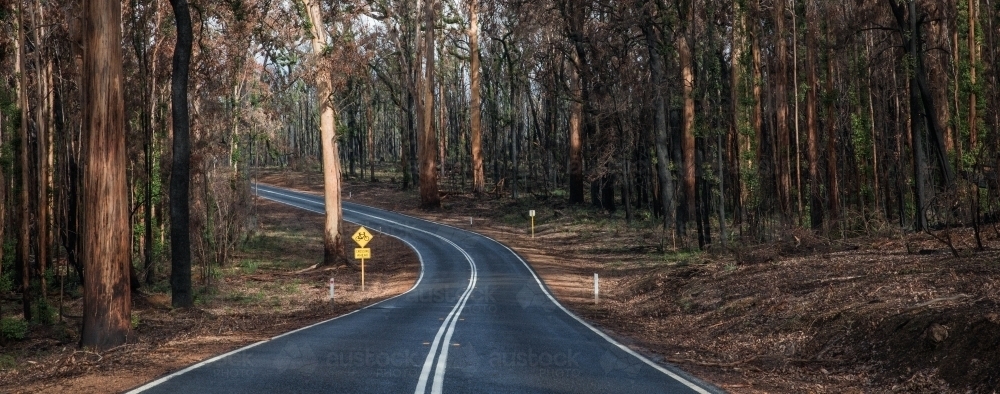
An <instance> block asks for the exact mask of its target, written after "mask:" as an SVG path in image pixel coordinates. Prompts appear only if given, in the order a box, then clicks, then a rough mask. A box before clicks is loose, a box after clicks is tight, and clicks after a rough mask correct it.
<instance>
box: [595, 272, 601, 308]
mask: <svg viewBox="0 0 1000 394" xmlns="http://www.w3.org/2000/svg"><path fill="white" fill-rule="evenodd" d="M600 293H601V286H600V279H599V278H598V277H597V273H596V272H595V273H594V304H597V302H598V301H599V300H600Z"/></svg>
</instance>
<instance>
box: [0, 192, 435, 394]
mask: <svg viewBox="0 0 1000 394" xmlns="http://www.w3.org/2000/svg"><path fill="white" fill-rule="evenodd" d="M255 210H256V217H257V221H258V227H257V230H256V231H255V232H254V234H253V235H252V236H250V237H249V241H248V242H247V243H246V244H245V245H243V246H242V247H241V248H240V250H239V251H238V252H237V253H236V254H235V255H234V256H233V257H232V259H231V260H230V263H229V264H228V265H227V266H225V267H222V268H220V269H213V270H212V271H210V272H209V273H208V274H207V275H205V272H202V271H200V269H199V268H198V267H195V269H194V271H195V277H196V278H195V286H196V287H198V288H199V291H198V292H197V293H196V294H197V295H196V296H195V307H194V308H191V309H187V310H183V309H173V308H171V307H170V295H169V284H167V283H166V279H164V280H163V282H161V283H159V284H157V285H153V286H148V287H144V288H142V289H141V290H140V291H139V294H138V295H136V296H134V297H133V301H134V304H133V309H132V325H133V328H134V334H135V335H134V338H133V340H132V341H131V342H132V343H130V344H128V345H125V346H121V347H119V348H116V349H112V350H110V351H106V352H102V353H94V352H87V351H82V350H80V349H79V348H78V346H77V344H78V342H79V337H80V336H79V326H80V318H79V316H81V315H82V302H81V298H80V297H79V294H78V291H75V292H76V294H70V295H69V297H67V299H68V300H69V299H72V300H73V301H67V303H66V304H65V305H64V308H65V315H66V316H67V317H66V318H64V320H63V322H62V323H55V324H49V325H43V324H34V325H33V327H32V328H31V330H30V331H29V335H28V337H27V338H25V339H24V340H21V341H13V340H11V341H7V342H6V343H0V392H4V393H58V392H64V393H113V392H121V391H124V390H128V389H132V388H136V387H138V386H140V385H142V384H144V383H146V382H149V381H152V380H154V379H156V378H158V377H160V376H163V375H165V374H167V373H170V372H174V371H177V370H179V369H182V368H184V367H186V366H188V365H191V364H194V363H197V362H200V361H202V360H205V359H208V358H210V357H213V356H215V355H218V354H222V353H226V352H229V351H232V350H234V349H237V348H240V347H243V346H246V345H250V344H252V343H255V342H259V341H265V340H268V339H269V338H272V337H274V336H276V335H279V334H282V333H285V332H288V331H291V330H294V329H297V328H301V327H305V326H308V325H311V324H314V323H317V322H321V321H324V320H328V319H331V318H333V317H336V316H338V315H342V314H344V313H346V312H350V311H352V310H356V309H358V308H361V307H364V306H365V305H369V304H372V303H374V302H377V301H379V300H383V299H386V298H388V297H391V296H394V295H397V294H400V293H402V292H404V291H406V290H407V289H409V288H410V287H412V286H413V284H414V283H415V282H416V279H417V276H418V275H419V272H420V262H419V260H418V258H417V256H416V254H415V253H414V252H413V251H412V250H411V249H409V248H408V247H407V246H406V245H405V244H403V243H402V242H400V241H398V240H396V239H395V238H392V237H375V239H374V240H373V241H372V243H371V244H372V245H374V246H373V247H376V248H378V249H379V251H380V253H379V256H380V257H381V256H384V261H380V262H379V263H378V264H370V265H369V266H368V267H367V269H366V278H365V279H366V280H365V282H366V286H365V291H364V292H361V291H360V290H359V286H360V275H359V273H358V272H356V270H355V269H353V268H350V267H338V268H312V267H313V266H314V265H315V264H316V263H319V262H321V261H322V256H323V233H322V231H323V230H322V229H323V217H322V216H321V215H317V214H315V213H312V212H306V211H302V210H299V209H296V208H291V207H287V206H285V205H281V204H278V203H274V202H270V201H267V200H263V199H257V204H256V206H255ZM206 277H208V278H210V279H211V280H212V282H213V283H212V284H211V286H208V287H206V286H204V282H203V278H206ZM330 277H335V280H336V290H337V292H336V303H335V304H331V302H330V301H329V298H328V293H329V290H328V280H329V278H330ZM206 289H208V290H206ZM57 293H58V292H56V294H57ZM50 298H51V299H53V300H55V299H56V297H54V296H52V297H50ZM3 304H4V305H3V311H5V312H6V314H8V315H9V314H10V313H11V311H20V306H19V305H20V304H19V302H18V300H15V299H13V298H10V299H5V300H3ZM55 311H58V307H57V306H55V307H53V310H52V312H55ZM53 314H54V315H55V316H58V315H57V314H55V313H53ZM18 315H20V314H19V313H18ZM74 316H75V317H74ZM52 320H58V318H57V317H54V318H53V319H52Z"/></svg>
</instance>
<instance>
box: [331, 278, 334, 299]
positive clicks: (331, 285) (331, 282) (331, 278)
mask: <svg viewBox="0 0 1000 394" xmlns="http://www.w3.org/2000/svg"><path fill="white" fill-rule="evenodd" d="M330 302H331V303H333V302H334V301H333V277H330Z"/></svg>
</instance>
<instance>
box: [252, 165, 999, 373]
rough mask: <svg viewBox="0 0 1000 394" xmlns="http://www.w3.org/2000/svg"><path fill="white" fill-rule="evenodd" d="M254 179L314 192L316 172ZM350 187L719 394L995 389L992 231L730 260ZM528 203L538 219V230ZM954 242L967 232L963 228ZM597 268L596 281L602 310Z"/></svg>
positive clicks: (578, 215) (521, 204) (514, 213)
mask: <svg viewBox="0 0 1000 394" xmlns="http://www.w3.org/2000/svg"><path fill="white" fill-rule="evenodd" d="M261 179H262V181H264V182H271V183H277V184H281V185H284V186H289V187H296V188H300V189H310V188H312V189H313V190H319V189H317V187H318V185H319V184H318V178H317V177H314V176H313V177H310V176H302V175H298V174H282V175H281V176H280V177H279V176H274V175H273V174H272V175H270V176H264V177H262V178H261ZM345 194H349V195H350V196H351V200H353V201H355V202H360V203H365V204H370V205H374V206H379V207H383V208H387V209H393V210H399V211H403V212H406V213H408V214H411V215H415V216H421V217H424V218H428V219H433V220H437V221H441V222H445V223H449V224H452V225H455V226H459V227H463V228H468V229H472V230H475V231H478V232H481V233H483V234H486V235H489V236H491V237H493V238H495V239H498V240H500V241H501V242H504V243H505V244H507V245H509V246H511V247H512V248H514V249H515V250H516V251H518V252H519V253H520V254H521V255H522V256H524V257H525V258H527V259H528V260H529V261H530V262H531V264H532V266H533V267H534V268H535V269H536V270H537V271H538V272H539V274H540V275H541V276H542V277H543V278H544V280H545V282H546V283H547V285H548V286H549V287H550V288H552V289H553V290H554V291H555V293H556V295H557V297H558V298H559V299H560V300H561V301H562V302H563V303H565V304H567V306H569V307H570V308H572V309H573V310H575V311H576V312H577V313H579V314H581V315H583V316H586V317H587V318H588V319H590V320H591V321H594V322H596V323H597V324H598V325H599V326H601V327H603V328H604V329H605V330H607V331H610V332H612V333H613V334H615V335H617V336H619V337H620V338H621V339H622V341H624V342H626V343H629V344H630V345H632V346H634V347H637V348H641V349H643V350H644V351H646V352H647V353H648V354H650V355H652V356H653V357H660V358H662V359H665V360H667V361H669V362H671V363H674V364H676V365H678V366H680V367H682V368H683V369H685V370H687V371H689V372H691V373H693V374H694V375H695V376H698V377H700V378H702V379H705V380H707V381H710V382H712V383H714V384H716V385H718V386H719V387H721V388H723V389H725V390H727V391H731V392H737V393H764V392H767V393H774V392H785V393H801V392H816V393H844V392H855V393H872V392H876V393H878V392H886V393H888V392H905V393H910V392H927V393H939V392H967V391H972V392H991V391H992V390H995V388H996V387H1000V357H997V354H1000V306H998V305H1000V293H998V290H1000V275H998V274H1000V252H998V249H1000V240H998V239H997V233H996V231H993V230H988V231H987V233H986V234H987V235H988V237H987V239H986V243H987V246H988V248H987V251H984V252H978V253H974V252H973V246H972V245H971V244H970V243H969V242H966V243H960V244H957V245H956V246H957V247H958V248H959V249H960V252H961V253H960V256H961V257H952V255H951V253H950V251H949V248H948V247H947V246H946V245H944V244H941V243H940V242H938V241H936V240H935V239H933V238H932V237H931V236H929V235H927V234H913V235H905V236H903V235H901V236H898V237H894V238H863V239H850V240H847V241H837V242H834V241H831V240H828V239H824V238H822V237H817V236H815V235H812V234H811V233H810V232H808V231H801V230H798V231H795V232H792V233H790V234H788V235H789V236H788V237H784V238H787V239H785V240H784V241H781V242H776V243H773V244H769V245H762V246H756V247H751V248H736V249H735V253H721V252H720V253H693V252H692V253H667V254H664V253H661V252H658V250H657V247H658V245H659V236H660V235H659V233H658V232H657V231H656V230H655V229H653V228H651V227H650V226H649V225H634V226H627V225H625V224H624V221H623V220H621V219H620V216H621V215H620V214H619V215H618V217H619V218H618V219H613V218H609V217H608V216H607V215H606V214H603V213H596V212H592V211H590V210H588V209H586V208H573V207H566V206H564V205H563V204H560V203H558V202H553V201H550V202H548V203H546V202H544V201H535V200H532V199H530V198H527V199H522V200H521V201H518V202H512V201H510V200H496V199H485V200H477V199H475V198H473V197H472V196H468V195H462V194H449V195H447V196H446V197H445V200H444V205H445V207H444V209H442V210H439V211H436V212H426V211H421V210H418V209H416V206H417V196H416V194H415V193H413V192H400V191H398V186H396V185H391V184H385V183H382V184H368V183H357V182H356V183H350V182H348V185H347V187H346V189H345ZM529 201H534V203H531V202H529ZM532 204H534V205H532ZM528 209H535V210H536V211H537V215H538V216H537V217H536V224H537V226H536V229H535V231H536V237H535V238H534V239H532V238H530V236H529V229H528V223H529V218H528V216H527V211H528ZM470 218H471V219H472V224H471V225H470V224H469V223H470V222H469V220H470ZM963 231H964V232H963ZM950 235H951V237H952V239H958V240H968V239H972V237H971V234H969V231H967V230H961V231H959V230H952V233H951V234H950ZM595 272H596V273H599V274H600V275H601V278H602V286H601V287H602V295H601V301H600V303H599V304H597V305H595V304H594V300H593V295H592V278H593V273H595Z"/></svg>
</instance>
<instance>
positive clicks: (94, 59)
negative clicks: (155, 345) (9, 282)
mask: <svg viewBox="0 0 1000 394" xmlns="http://www.w3.org/2000/svg"><path fill="white" fill-rule="evenodd" d="M84 9H85V11H84V25H83V31H84V52H83V88H82V92H83V95H84V99H83V105H84V107H83V131H84V135H83V148H84V160H85V163H86V166H85V167H84V172H83V206H84V207H85V209H84V212H83V264H84V267H85V268H84V270H85V272H86V276H85V277H84V291H83V292H84V294H83V332H82V334H81V340H80V344H81V346H83V347H86V348H94V349H97V350H106V349H110V348H113V347H116V346H119V345H122V344H124V343H125V341H126V340H127V339H128V335H129V332H130V330H131V312H132V294H131V288H130V287H129V267H130V265H131V264H130V261H129V260H130V256H131V253H130V248H131V246H130V239H129V210H128V180H127V178H126V172H125V169H126V166H127V163H128V162H127V159H126V149H125V104H124V98H123V97H122V86H121V81H122V79H123V77H124V74H123V72H122V53H121V2H119V1H113V0H91V1H88V2H85V3H84Z"/></svg>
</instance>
